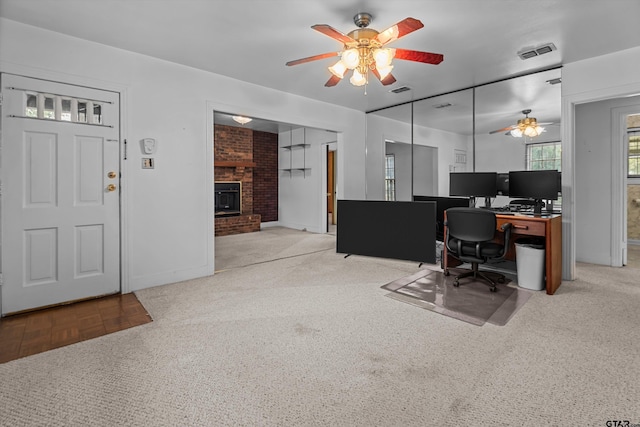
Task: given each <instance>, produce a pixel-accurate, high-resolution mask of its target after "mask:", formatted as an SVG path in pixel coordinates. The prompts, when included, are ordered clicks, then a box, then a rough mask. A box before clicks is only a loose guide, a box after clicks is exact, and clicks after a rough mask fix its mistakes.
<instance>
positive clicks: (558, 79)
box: [547, 77, 562, 85]
mask: <svg viewBox="0 0 640 427" xmlns="http://www.w3.org/2000/svg"><path fill="white" fill-rule="evenodd" d="M547 83H549V84H550V85H557V84H559V83H562V79H561V78H560V77H558V78H555V79H551V80H547Z"/></svg>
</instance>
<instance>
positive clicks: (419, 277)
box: [381, 269, 532, 326]
mask: <svg viewBox="0 0 640 427" xmlns="http://www.w3.org/2000/svg"><path fill="white" fill-rule="evenodd" d="M456 270H457V269H450V272H451V275H449V276H445V275H444V274H443V272H442V271H438V270H430V269H424V270H420V271H419V272H417V273H415V274H413V275H410V276H407V277H403V278H401V279H398V280H394V281H393V282H390V283H387V284H386V285H384V286H382V287H381V288H382V289H385V290H388V291H391V293H389V294H387V295H386V296H388V297H390V298H393V299H395V300H398V301H402V302H405V303H408V304H412V305H415V306H417V307H421V308H424V309H427V310H430V311H433V312H436V313H440V314H443V315H445V316H449V317H452V318H454V319H459V320H462V321H464V322H467V323H471V324H473V325H477V326H482V325H484V324H485V323H486V322H489V323H491V324H494V325H497V326H504V325H506V324H507V322H508V321H509V320H510V319H511V318H512V317H513V316H514V315H515V313H516V312H517V311H518V310H519V309H520V308H521V307H522V306H523V305H524V304H525V303H526V302H527V300H528V299H529V297H531V295H532V291H529V290H526V289H521V288H518V287H517V286H515V285H514V284H512V283H510V282H511V281H510V279H509V278H508V277H507V280H506V283H498V284H497V286H496V288H497V290H496V292H491V291H490V290H489V286H487V285H486V284H485V282H484V281H481V280H476V279H474V278H473V277H467V278H463V279H460V286H458V287H455V286H453V280H454V278H455V276H456ZM489 274H490V273H489Z"/></svg>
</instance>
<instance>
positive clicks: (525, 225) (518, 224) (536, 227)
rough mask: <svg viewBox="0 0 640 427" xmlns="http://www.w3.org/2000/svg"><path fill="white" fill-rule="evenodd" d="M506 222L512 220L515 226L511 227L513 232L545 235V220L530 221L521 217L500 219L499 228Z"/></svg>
mask: <svg viewBox="0 0 640 427" xmlns="http://www.w3.org/2000/svg"><path fill="white" fill-rule="evenodd" d="M505 222H510V223H511V224H512V226H513V228H511V233H512V234H524V235H527V236H544V235H545V232H544V231H545V224H544V222H543V221H528V220H526V219H525V220H521V219H516V218H514V219H509V220H503V221H499V223H498V228H500V226H502V224H504V223H505Z"/></svg>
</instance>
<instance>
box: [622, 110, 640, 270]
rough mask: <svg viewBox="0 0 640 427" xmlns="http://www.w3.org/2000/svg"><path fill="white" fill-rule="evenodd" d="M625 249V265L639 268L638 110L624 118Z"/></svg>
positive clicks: (639, 173) (639, 165)
mask: <svg viewBox="0 0 640 427" xmlns="http://www.w3.org/2000/svg"><path fill="white" fill-rule="evenodd" d="M625 155H626V159H627V175H626V192H627V206H626V209H627V221H626V224H627V251H626V259H625V265H627V266H628V267H632V268H637V269H640V110H638V113H635V114H629V115H628V116H627V118H626V134H625Z"/></svg>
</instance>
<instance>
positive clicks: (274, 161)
mask: <svg viewBox="0 0 640 427" xmlns="http://www.w3.org/2000/svg"><path fill="white" fill-rule="evenodd" d="M277 147H278V135H277V134H271V133H267V132H258V131H253V130H252V129H248V128H241V127H234V126H223V125H215V126H214V176H215V182H217V183H219V182H227V183H228V182H239V183H240V188H241V194H240V207H241V209H240V214H235V213H234V214H233V215H216V218H215V235H216V236H226V235H230V234H239V233H250V232H254V231H260V223H261V221H277V219H278V218H277V200H278V170H277V168H278V157H277V156H278V151H277ZM254 182H259V185H257V186H256V185H254ZM254 187H255V188H254Z"/></svg>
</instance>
